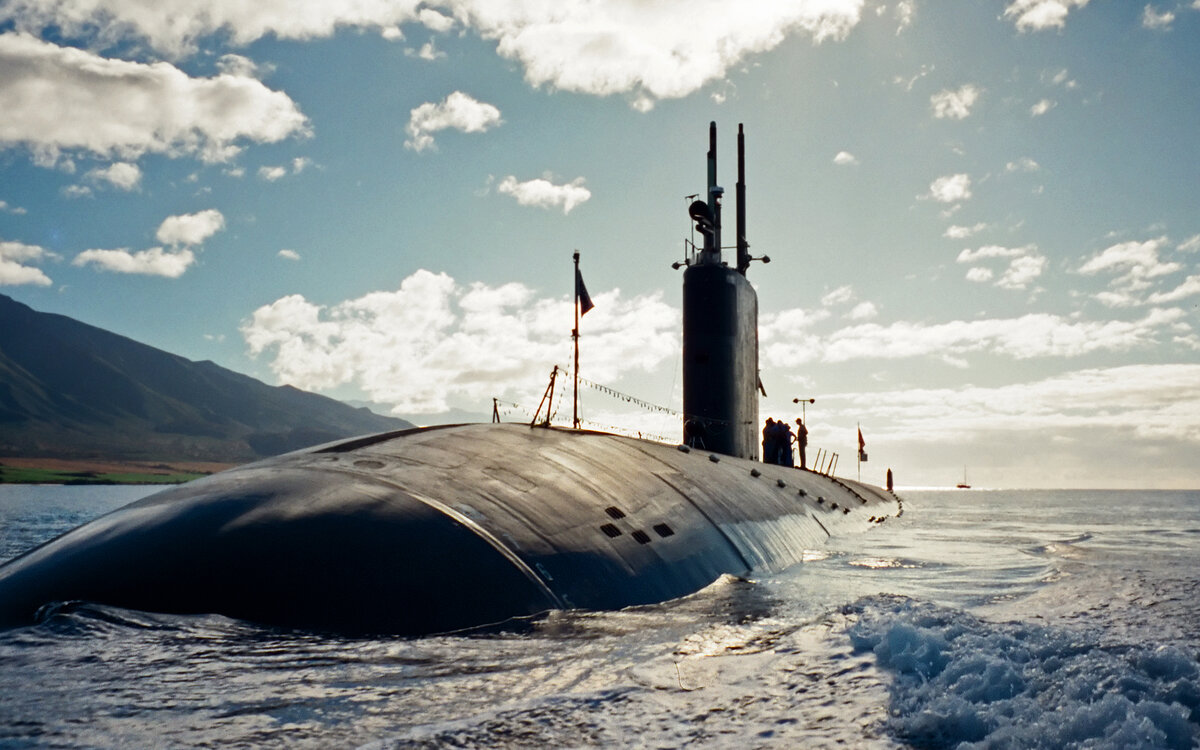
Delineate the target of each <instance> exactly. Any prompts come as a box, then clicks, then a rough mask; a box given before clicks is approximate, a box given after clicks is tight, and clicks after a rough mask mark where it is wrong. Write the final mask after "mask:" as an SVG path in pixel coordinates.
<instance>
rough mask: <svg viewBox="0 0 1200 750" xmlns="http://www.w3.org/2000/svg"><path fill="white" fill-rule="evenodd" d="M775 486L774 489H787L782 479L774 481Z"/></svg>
mask: <svg viewBox="0 0 1200 750" xmlns="http://www.w3.org/2000/svg"><path fill="white" fill-rule="evenodd" d="M775 486H776V487H787V482H785V481H783V480H782V479H776V480H775Z"/></svg>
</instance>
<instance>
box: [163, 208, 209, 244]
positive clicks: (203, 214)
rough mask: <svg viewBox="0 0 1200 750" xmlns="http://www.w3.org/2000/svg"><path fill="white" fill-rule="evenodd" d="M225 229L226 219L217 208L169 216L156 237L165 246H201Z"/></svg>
mask: <svg viewBox="0 0 1200 750" xmlns="http://www.w3.org/2000/svg"><path fill="white" fill-rule="evenodd" d="M224 228H225V217H224V216H223V215H222V214H221V212H220V211H218V210H216V209H215V208H210V209H208V210H205V211H199V212H197V213H194V214H181V215H179V216H168V217H167V218H166V219H164V220H163V223H162V224H160V225H159V227H158V231H157V232H156V233H155V235H154V236H155V237H156V238H157V239H158V241H159V242H161V243H163V244H165V245H174V246H178V245H199V244H201V243H203V242H204V241H205V240H207V239H208V238H209V237H211V236H213V235H214V234H216V233H217V232H219V231H221V230H222V229H224Z"/></svg>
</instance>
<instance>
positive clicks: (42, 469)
mask: <svg viewBox="0 0 1200 750" xmlns="http://www.w3.org/2000/svg"><path fill="white" fill-rule="evenodd" d="M236 465H237V464H233V463H217V462H211V461H122V460H109V459H98V458H80V459H70V458H25V457H15V456H4V457H0V484H66V485H78V484H182V483H183V482H189V481H191V480H193V479H197V478H199V477H203V476H207V475H209V474H215V473H216V472H218V471H223V470H225V469H228V468H230V467H233V466H236Z"/></svg>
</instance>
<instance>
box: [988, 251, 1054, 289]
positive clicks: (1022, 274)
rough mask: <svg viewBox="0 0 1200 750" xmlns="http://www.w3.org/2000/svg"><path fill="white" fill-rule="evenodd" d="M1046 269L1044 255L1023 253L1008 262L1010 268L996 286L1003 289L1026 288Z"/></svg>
mask: <svg viewBox="0 0 1200 750" xmlns="http://www.w3.org/2000/svg"><path fill="white" fill-rule="evenodd" d="M1044 270H1046V257H1045V256H1044V255H1022V256H1021V257H1019V258H1013V260H1012V262H1011V263H1009V264H1008V268H1007V269H1005V271H1004V273H1002V274H1001V275H1000V278H999V279H997V280H996V286H998V287H1000V288H1002V289H1026V288H1028V287H1029V285H1030V284H1032V283H1033V281H1034V279H1036V278H1037V277H1039V276H1041V275H1042V271H1044Z"/></svg>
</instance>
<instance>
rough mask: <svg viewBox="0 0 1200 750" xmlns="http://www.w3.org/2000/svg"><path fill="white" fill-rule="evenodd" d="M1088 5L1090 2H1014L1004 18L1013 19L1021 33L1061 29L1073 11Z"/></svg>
mask: <svg viewBox="0 0 1200 750" xmlns="http://www.w3.org/2000/svg"><path fill="white" fill-rule="evenodd" d="M1087 4H1088V0H1013V2H1011V3H1009V5H1008V7H1007V8H1005V9H1004V17H1005V18H1009V19H1012V21H1013V23H1015V24H1016V26H1017V29H1018V30H1019V31H1042V30H1044V29H1061V28H1063V27H1064V26H1066V22H1067V14H1068V13H1070V12H1071V10H1072V9H1074V8H1082V7H1084V6H1086V5H1087Z"/></svg>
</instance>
